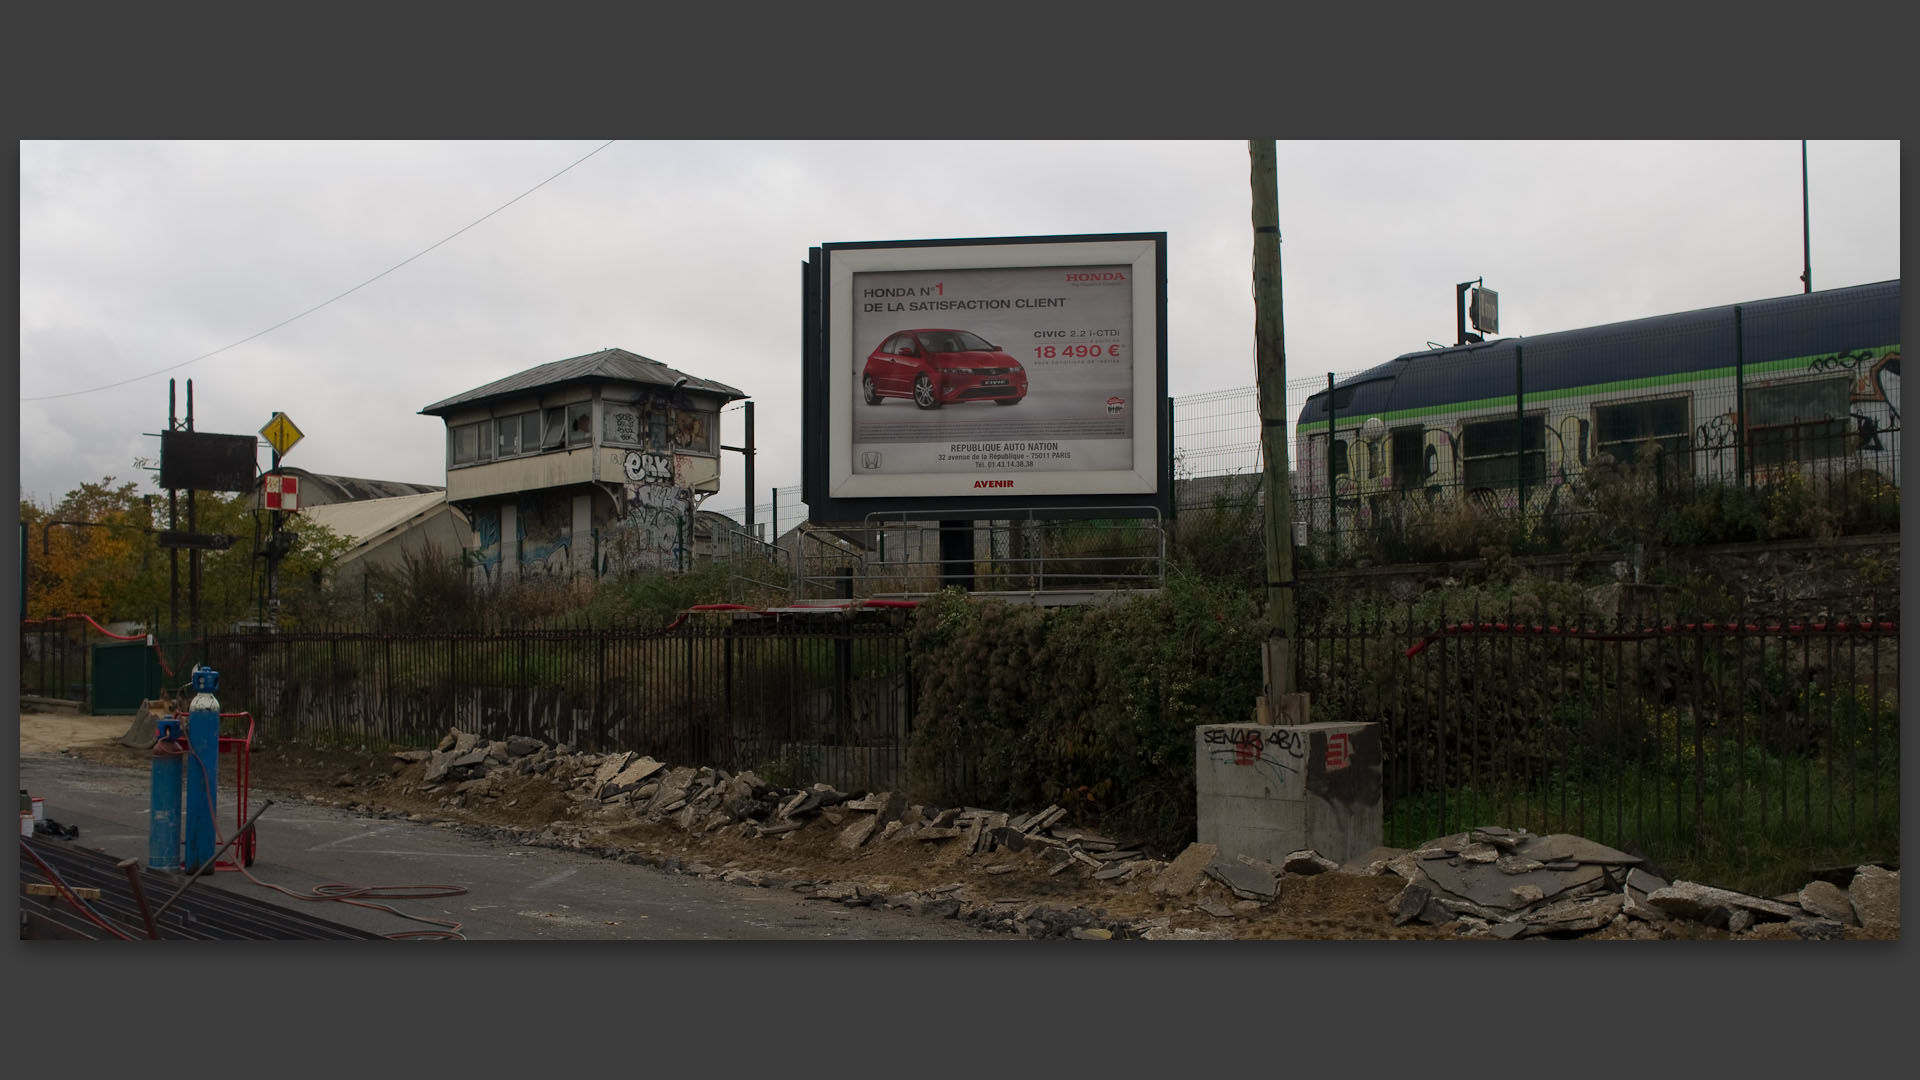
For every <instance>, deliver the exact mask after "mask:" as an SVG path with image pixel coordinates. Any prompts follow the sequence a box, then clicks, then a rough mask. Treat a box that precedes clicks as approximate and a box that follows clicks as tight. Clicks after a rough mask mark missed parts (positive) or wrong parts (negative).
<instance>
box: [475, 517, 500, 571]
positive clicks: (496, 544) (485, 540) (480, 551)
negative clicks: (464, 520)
mask: <svg viewBox="0 0 1920 1080" xmlns="http://www.w3.org/2000/svg"><path fill="white" fill-rule="evenodd" d="M473 539H474V559H473V575H474V579H475V580H476V581H478V582H479V583H481V584H488V583H491V582H493V581H495V580H497V579H498V578H499V575H500V510H499V508H498V507H489V508H485V509H480V510H475V511H474V513H473Z"/></svg>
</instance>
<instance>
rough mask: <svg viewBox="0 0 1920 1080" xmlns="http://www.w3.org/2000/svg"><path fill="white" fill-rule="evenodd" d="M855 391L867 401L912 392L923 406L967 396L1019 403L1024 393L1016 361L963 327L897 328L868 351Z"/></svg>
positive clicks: (964, 399) (1023, 378) (934, 406)
mask: <svg viewBox="0 0 1920 1080" xmlns="http://www.w3.org/2000/svg"><path fill="white" fill-rule="evenodd" d="M860 393H861V396H862V397H863V398H864V399H865V400H866V403H867V404H869V405H878V404H880V403H881V402H882V401H884V400H886V399H887V398H890V397H897V398H911V399H912V400H913V403H914V404H915V405H918V406H920V407H921V408H923V409H937V408H939V407H940V406H942V405H949V404H959V403H961V402H967V401H991V402H993V403H994V404H995V405H1018V404H1020V399H1022V398H1024V397H1026V396H1027V372H1026V369H1025V368H1022V367H1021V366H1020V361H1018V360H1015V359H1014V358H1013V357H1011V356H1008V355H1007V354H1006V353H1004V352H1001V351H1000V347H999V346H997V345H994V344H992V343H990V342H988V341H987V340H986V339H985V338H983V337H981V336H980V335H978V334H974V333H969V332H967V331H965V330H902V331H900V332H899V333H896V334H894V335H892V336H891V337H889V338H887V340H885V341H883V342H881V343H880V347H879V348H877V349H875V350H873V352H872V353H871V354H869V355H868V356H867V366H866V368H865V370H863V371H862V372H861V374H860Z"/></svg>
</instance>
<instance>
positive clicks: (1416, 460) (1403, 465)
mask: <svg viewBox="0 0 1920 1080" xmlns="http://www.w3.org/2000/svg"><path fill="white" fill-rule="evenodd" d="M1389 438H1390V439H1391V445H1390V447H1389V450H1388V453H1389V454H1390V455H1391V458H1392V462H1393V486H1394V487H1397V488H1415V487H1419V486H1420V485H1421V484H1424V483H1426V481H1427V462H1426V449H1427V447H1426V432H1425V430H1423V429H1422V428H1421V427H1420V426H1419V425H1417V424H1416V425H1415V426H1413V427H1403V428H1395V429H1393V433H1392V435H1391V436H1389Z"/></svg>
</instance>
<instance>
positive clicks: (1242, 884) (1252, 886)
mask: <svg viewBox="0 0 1920 1080" xmlns="http://www.w3.org/2000/svg"><path fill="white" fill-rule="evenodd" d="M1207 876H1208V877H1211V878H1213V879H1214V880H1215V881H1218V882H1219V883H1220V884H1222V885H1225V886H1226V887H1227V889H1228V891H1230V892H1232V893H1233V895H1235V896H1237V897H1239V898H1240V899H1242V900H1271V899H1273V898H1274V897H1276V896H1278V895H1280V879H1279V876H1278V875H1277V874H1275V873H1274V872H1273V871H1271V870H1267V869H1262V868H1260V867H1258V866H1253V865H1251V864H1249V863H1245V862H1242V861H1240V860H1238V859H1219V858H1216V859H1215V860H1214V861H1212V862H1210V863H1208V864H1207Z"/></svg>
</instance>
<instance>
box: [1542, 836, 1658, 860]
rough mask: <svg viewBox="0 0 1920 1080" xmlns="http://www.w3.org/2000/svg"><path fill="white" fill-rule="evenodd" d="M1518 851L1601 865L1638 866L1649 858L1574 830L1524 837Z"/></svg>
mask: <svg viewBox="0 0 1920 1080" xmlns="http://www.w3.org/2000/svg"><path fill="white" fill-rule="evenodd" d="M1514 854H1516V855H1522V856H1525V857H1526V858H1529V859H1533V860H1535V861H1537V862H1543V863H1554V862H1575V863H1593V864H1599V865H1601V866H1638V865H1640V864H1641V863H1642V862H1645V861H1646V860H1644V859H1642V858H1640V857H1639V856H1638V855H1629V854H1627V853H1626V852H1624V851H1618V850H1615V849H1613V848H1610V847H1608V846H1606V845H1605V844H1599V843H1595V842H1594V841H1592V840H1589V839H1587V838H1586V837H1584V836H1575V835H1574V834H1572V833H1549V834H1547V835H1545V836H1535V837H1530V838H1529V839H1527V840H1525V841H1522V842H1521V843H1520V845H1519V846H1518V847H1516V848H1515V849H1514Z"/></svg>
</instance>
